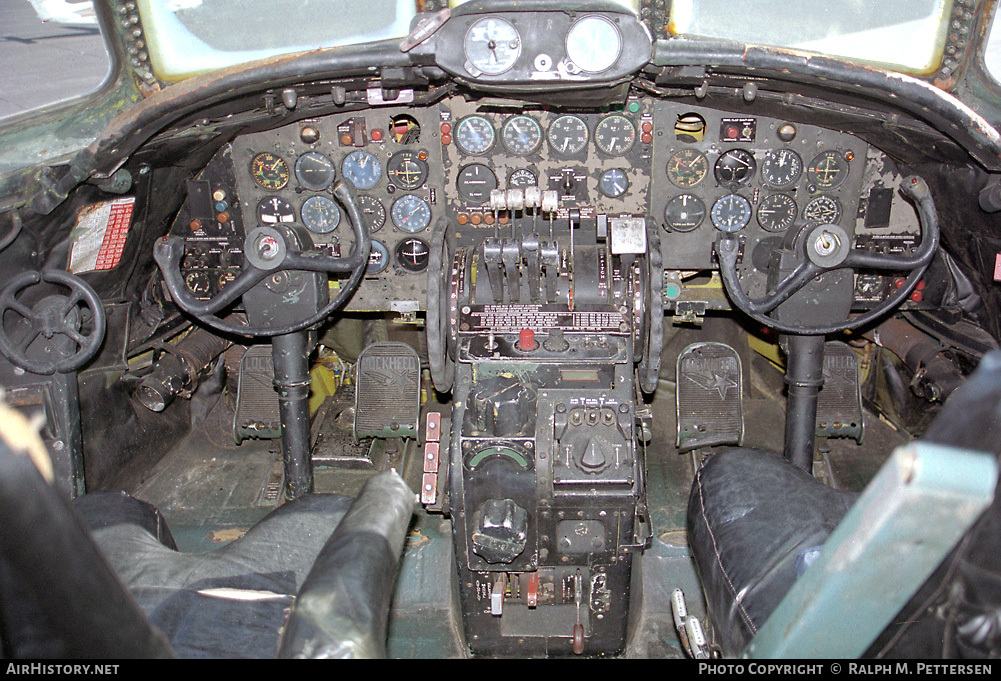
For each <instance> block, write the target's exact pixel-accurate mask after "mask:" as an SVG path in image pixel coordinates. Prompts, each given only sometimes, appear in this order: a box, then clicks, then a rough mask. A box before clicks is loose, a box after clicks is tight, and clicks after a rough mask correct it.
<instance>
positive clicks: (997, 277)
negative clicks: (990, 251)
mask: <svg viewBox="0 0 1001 681" xmlns="http://www.w3.org/2000/svg"><path fill="white" fill-rule="evenodd" d="M994 281H1001V253H998V254H997V255H995V256H994Z"/></svg>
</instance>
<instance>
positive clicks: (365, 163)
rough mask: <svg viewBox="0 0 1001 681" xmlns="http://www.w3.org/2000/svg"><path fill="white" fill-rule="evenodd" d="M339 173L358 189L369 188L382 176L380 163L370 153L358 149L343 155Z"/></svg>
mask: <svg viewBox="0 0 1001 681" xmlns="http://www.w3.org/2000/svg"><path fill="white" fill-rule="evenodd" d="M341 174H342V175H343V176H344V177H346V178H347V179H348V180H349V181H350V182H351V184H353V185H354V186H355V187H357V188H358V189H371V188H372V187H374V186H375V185H376V184H378V183H379V180H380V179H381V178H382V164H381V163H379V159H377V158H376V157H375V156H373V155H372V154H370V153H368V152H367V151H362V150H361V149H359V150H357V151H352V152H351V153H350V154H348V155H347V156H345V157H344V160H343V161H342V162H341Z"/></svg>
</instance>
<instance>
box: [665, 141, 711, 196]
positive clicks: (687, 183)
mask: <svg viewBox="0 0 1001 681" xmlns="http://www.w3.org/2000/svg"><path fill="white" fill-rule="evenodd" d="M708 173H709V161H708V160H707V159H706V157H705V155H704V154H702V153H701V152H698V151H696V150H695V149H681V150H679V151H676V152H674V155H673V156H671V159H670V160H669V161H668V162H667V179H669V180H670V181H671V182H672V183H674V184H676V185H677V186H679V187H681V188H682V189H688V188H689V187H694V186H695V185H697V184H698V183H699V182H701V181H702V180H703V179H704V178H705V176H706V175H707V174H708Z"/></svg>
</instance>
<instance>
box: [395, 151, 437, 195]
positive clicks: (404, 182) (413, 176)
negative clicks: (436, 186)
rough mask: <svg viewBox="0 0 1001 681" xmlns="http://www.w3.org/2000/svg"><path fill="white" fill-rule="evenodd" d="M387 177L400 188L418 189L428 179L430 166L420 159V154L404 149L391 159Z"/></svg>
mask: <svg viewBox="0 0 1001 681" xmlns="http://www.w3.org/2000/svg"><path fill="white" fill-rule="evenodd" d="M426 155H427V154H425V156H426ZM386 175H387V176H388V177H389V180H390V182H393V183H394V184H396V185H397V186H398V187H402V188H403V189H417V188H418V187H420V186H421V185H422V184H424V181H425V180H426V179H427V177H428V164H427V162H426V161H424V159H422V158H421V157H420V153H419V152H416V151H411V150H410V149H404V150H403V151H398V152H396V153H395V154H393V155H392V156H391V157H390V159H389V162H388V163H387V164H386Z"/></svg>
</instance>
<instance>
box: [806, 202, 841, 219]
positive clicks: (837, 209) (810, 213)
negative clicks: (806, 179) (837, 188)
mask: <svg viewBox="0 0 1001 681" xmlns="http://www.w3.org/2000/svg"><path fill="white" fill-rule="evenodd" d="M803 217H804V218H806V219H807V220H809V221H810V222H820V223H822V224H825V225H833V224H834V223H836V222H837V221H838V218H840V217H841V204H839V203H838V200H837V199H835V198H834V197H833V196H818V197H816V198H813V199H811V200H810V203H808V204H806V208H804V209H803Z"/></svg>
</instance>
